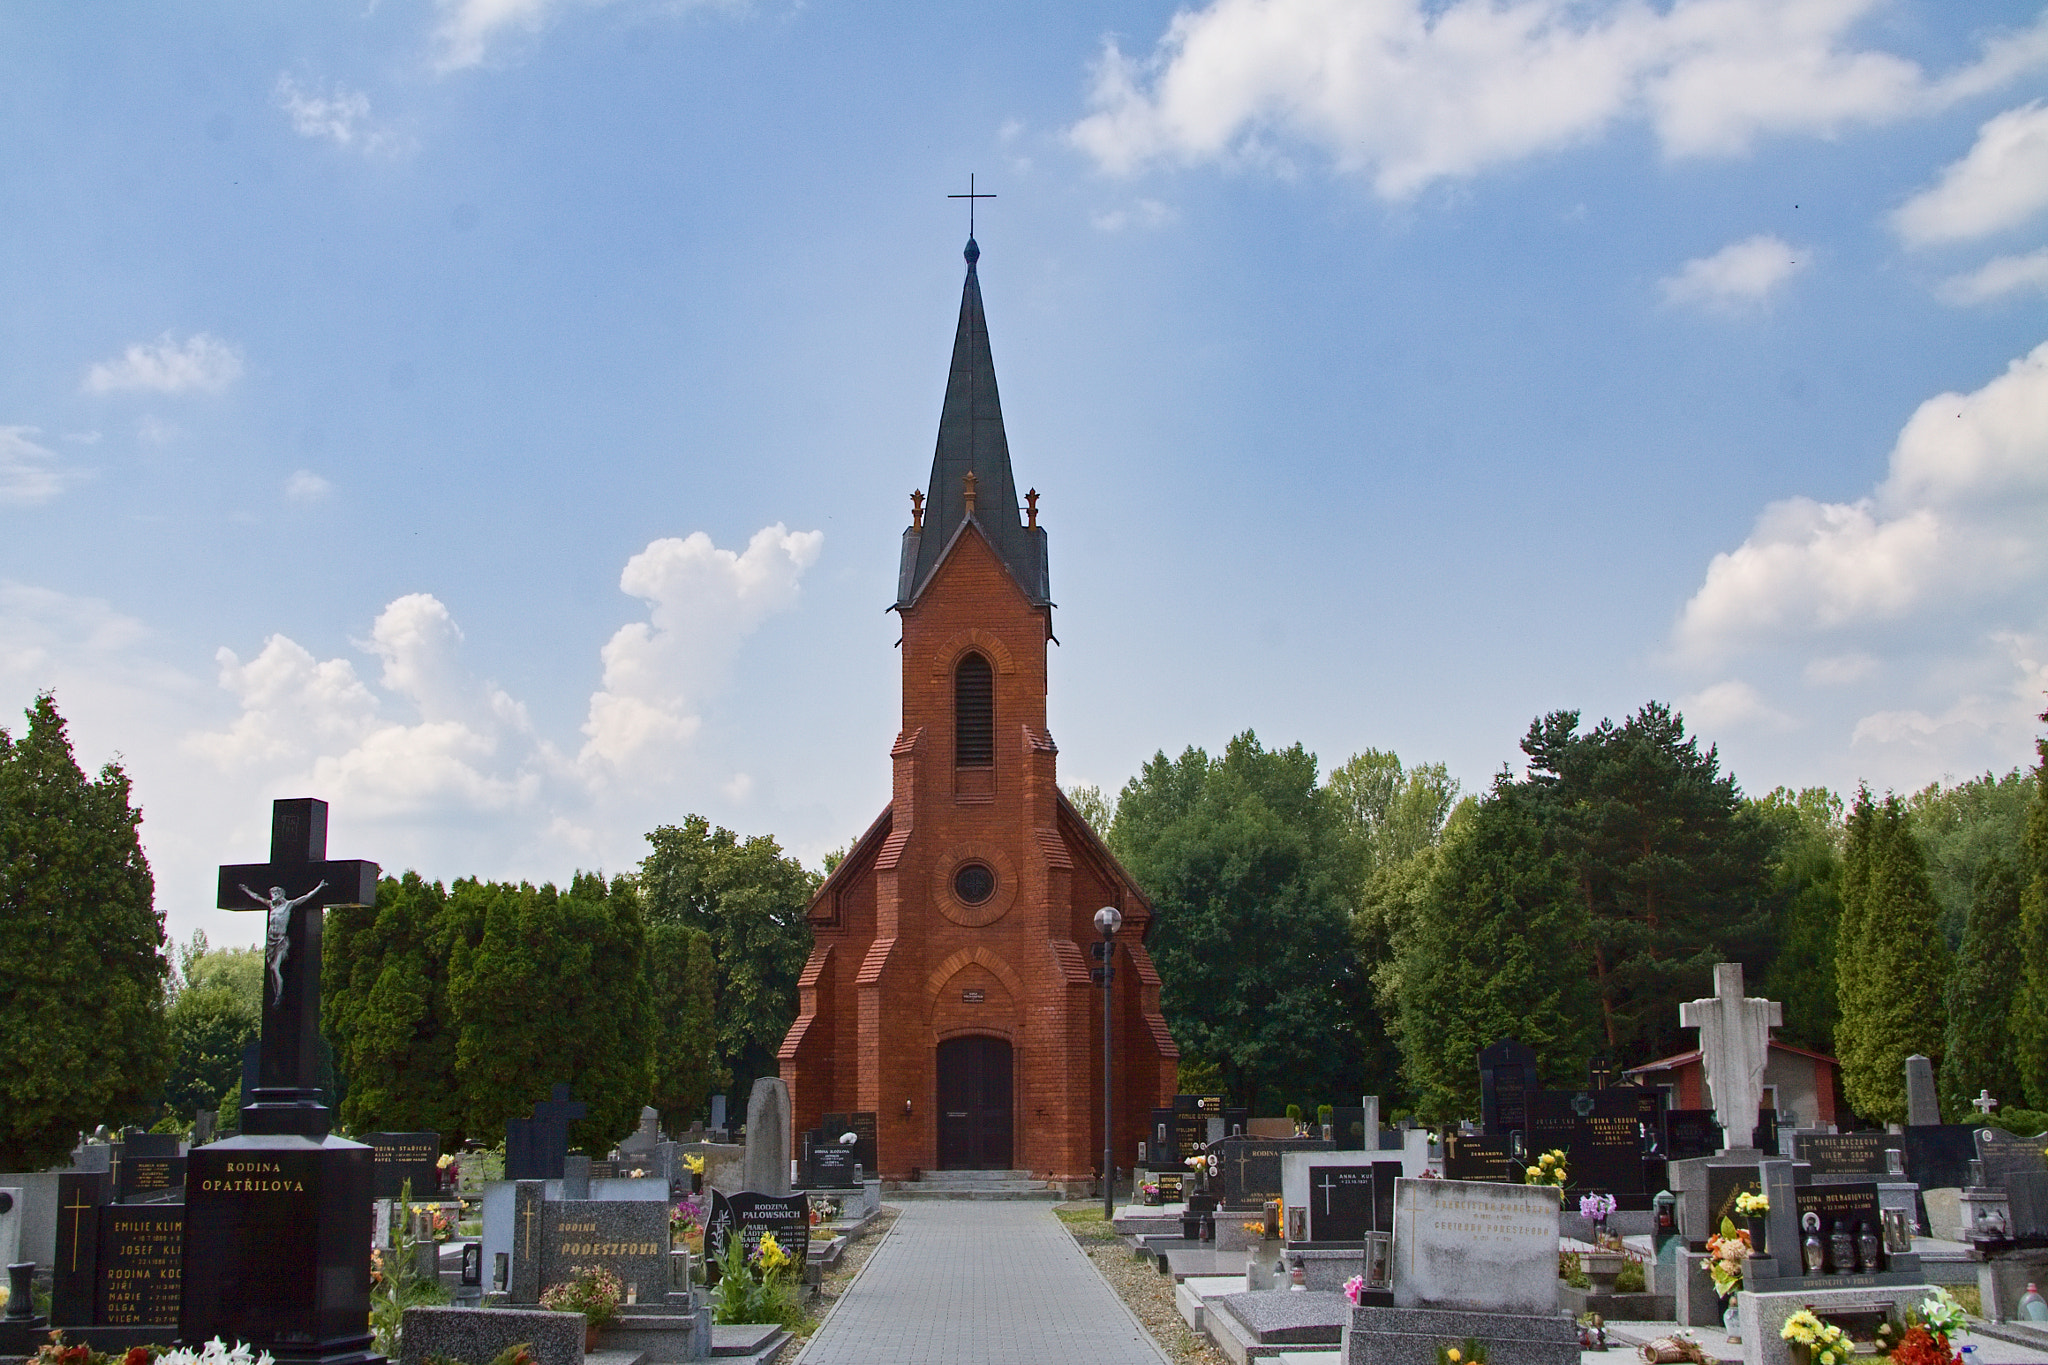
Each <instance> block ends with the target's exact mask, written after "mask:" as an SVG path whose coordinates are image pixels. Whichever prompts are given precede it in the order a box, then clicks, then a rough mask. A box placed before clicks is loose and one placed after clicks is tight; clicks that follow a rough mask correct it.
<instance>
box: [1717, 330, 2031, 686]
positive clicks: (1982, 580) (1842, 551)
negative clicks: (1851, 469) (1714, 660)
mask: <svg viewBox="0 0 2048 1365" xmlns="http://www.w3.org/2000/svg"><path fill="white" fill-rule="evenodd" d="M2044 568H2048V343H2044V344H2043V345H2041V346H2039V347H2036V348H2035V349H2034V350H2033V351H2032V352H2031V353H2029V354H2028V355H2026V356H2023V357H2021V358H2020V359H2018V360H2015V361H2013V362H2012V364H2011V365H2010V366H2009V367H2008V368H2007V370H2006V372H2005V373H2004V374H2002V375H1999V376H1998V377H1997V378H1995V379H1993V380H1992V381H1991V382H1990V383H1988V384H1986V385H1985V386H1984V387H1982V388H1980V389H1978V390H1976V391H1975V392H1974V393H1968V394H1956V393H1945V394H1941V395H1940V396H1938V397H1935V398H1931V399H1929V400H1927V401H1926V402H1925V403H1923V404H1921V405H1920V407H1919V409H1918V410H1917V411H1916V412H1915V413H1914V414H1913V416H1912V417H1911V419H1909V420H1908V421H1907V423H1906V425H1905V427H1904V429H1902V430H1901V431H1900V433H1899V439H1898V441H1897V443H1896V444H1895V445H1894V446H1893V448H1892V454H1891V465H1890V470H1889V472H1888V474H1887V476H1886V478H1885V480H1884V481H1883V482H1882V483H1881V484H1879V485H1878V487H1877V488H1876V489H1875V490H1874V491H1873V492H1872V493H1871V494H1870V495H1869V496H1867V497H1864V498H1859V499H1857V500H1856V501H1854V502H1848V503H1836V502H1818V501H1815V500H1813V499H1811V498H1791V499H1787V500H1785V501H1783V502H1778V503H1774V504H1772V505H1771V506H1769V507H1767V508H1766V509H1765V510H1764V512H1763V514H1762V516H1760V517H1759V518H1758V519H1757V524H1756V528H1755V529H1754V530H1753V531H1752V532H1751V533H1750V535H1749V538H1748V539H1747V540H1745V541H1744V542H1743V543H1742V544H1741V545H1740V546H1738V547H1736V548H1735V549H1733V550H1730V551H1727V552H1725V553H1723V554H1717V555H1715V556H1714V559H1713V562H1712V563H1711V564H1710V565H1709V566H1708V568H1707V574H1706V580H1705V582H1704V583H1702V584H1701V586H1700V588H1699V590H1698V591H1697V592H1696V593H1694V594H1693V597H1692V600H1691V601H1689V602H1688V603H1686V606H1685V609H1684V611H1683V613H1682V614H1681V615H1680V617H1679V620H1678V625H1677V629H1676V638H1677V642H1678V644H1679V646H1680V649H1681V651H1682V652H1684V653H1686V654H1689V655H1692V656H1695V657H1703V658H1704V657H1718V656H1722V655H1726V654H1730V653H1735V652H1740V651H1743V650H1745V649H1749V648H1754V647H1760V646H1762V645H1765V644H1768V643H1771V642H1773V641H1782V640H1785V639H1788V638H1806V637H1812V636H1822V637H1825V636H1829V635H1838V634H1841V633H1843V632H1846V631H1849V630H1852V629H1854V628H1858V627H1864V626H1869V625H1873V624H1877V623H1883V622H1889V621H1898V620H1902V619H1905V618H1907V617H1910V616H1912V615H1914V614H1915V613H1921V612H1924V611H1927V610H1929V609H1930V608H1932V607H1934V606H1935V605H1937V604H1938V605H1940V606H1942V607H1944V608H1947V607H1953V606H1955V605H1956V604H1958V603H1961V602H1964V601H1971V600H1982V599H1984V598H1986V597H1988V596H1991V595H1994V594H1998V593H2003V592H2009V591H2012V590H2014V589H2019V588H2024V587H2026V586H2028V585H2030V584H2034V583H2036V582H2037V581H2038V580H2039V579H2040V578H2041V577H2042V574H2043V570H2044Z"/></svg>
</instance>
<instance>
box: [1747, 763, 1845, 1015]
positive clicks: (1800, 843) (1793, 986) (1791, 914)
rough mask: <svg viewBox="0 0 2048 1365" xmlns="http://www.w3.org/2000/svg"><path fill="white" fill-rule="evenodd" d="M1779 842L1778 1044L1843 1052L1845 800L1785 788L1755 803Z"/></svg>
mask: <svg viewBox="0 0 2048 1365" xmlns="http://www.w3.org/2000/svg"><path fill="white" fill-rule="evenodd" d="M1751 805H1752V806H1753V807H1754V809H1755V811H1756V814H1757V816H1758V818H1759V819H1760V820H1762V821H1763V823H1764V824H1765V825H1766V826H1767V827H1769V828H1770V829H1771V830H1772V831H1773V833H1774V836H1775V840H1776V849H1775V851H1774V852H1773V853H1772V855H1771V859H1770V887H1769V891H1768V895H1769V899H1770V902H1771V906H1772V914H1773V919H1774V921H1775V932H1774V933H1773V934H1772V937H1773V939H1775V941H1776V944H1777V951H1776V952H1775V953H1773V954H1772V956H1771V960H1770V965H1769V967H1768V968H1766V970H1765V972H1764V976H1763V981H1762V987H1761V989H1762V994H1763V995H1764V996H1765V997H1766V998H1768V999H1771V1000H1777V1001H1781V1002H1783V1004H1784V1008H1785V1023H1784V1026H1783V1027H1781V1028H1780V1029H1779V1030H1778V1031H1777V1037H1778V1038H1780V1039H1781V1040H1783V1041H1785V1042H1787V1043H1793V1044H1796V1045H1798V1046H1800V1047H1807V1048H1813V1049H1814V1050H1816V1051H1819V1052H1825V1053H1828V1054H1830V1055H1832V1054H1833V1053H1834V1050H1835V1020H1836V1018H1837V1017H1838V1011H1837V1009H1836V1006H1835V934H1836V931H1837V928H1838V927H1839V925H1840V924H1841V919H1842V855H1841V851H1840V848H1839V844H1840V842H1841V837H1842V799H1841V798H1840V797H1839V796H1836V795H1835V794H1834V793H1833V792H1831V791H1829V790H1828V789H1827V788H1825V787H1807V788H1805V789H1804V790H1802V791H1799V792H1796V793H1795V792H1793V791H1792V790H1791V789H1789V788H1786V787H1779V788H1777V789H1776V790H1774V791H1772V792H1771V793H1770V794H1769V795H1767V796H1764V797H1762V798H1760V799H1758V800H1756V801H1753V802H1751Z"/></svg>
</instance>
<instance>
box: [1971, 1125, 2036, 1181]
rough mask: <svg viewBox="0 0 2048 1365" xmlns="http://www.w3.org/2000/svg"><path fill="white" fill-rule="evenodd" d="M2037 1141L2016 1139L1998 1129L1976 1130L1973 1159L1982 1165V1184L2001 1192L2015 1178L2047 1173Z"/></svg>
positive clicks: (2033, 1139) (2034, 1139)
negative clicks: (1974, 1155) (1975, 1154)
mask: <svg viewBox="0 0 2048 1365" xmlns="http://www.w3.org/2000/svg"><path fill="white" fill-rule="evenodd" d="M2041 1147H2042V1140H2041V1139H2040V1138H2016V1137H2014V1136H2013V1135H2012V1134H2010V1133H2007V1132H2005V1131H2003V1130H2002V1129H1998V1128H1980V1129H1978V1130H1977V1159H1978V1160H1979V1161H1981V1162H1983V1163H1984V1183H1985V1184H1986V1185H1989V1186H1991V1187H1992V1188H1993V1189H2003V1188H2005V1187H2006V1185H2007V1184H2008V1183H2010V1181H2011V1179H2012V1177H2013V1176H2015V1175H2036V1174H2039V1173H2040V1172H2042V1171H2044V1170H2048V1158H2044V1157H2043V1156H2042V1155H2041Z"/></svg>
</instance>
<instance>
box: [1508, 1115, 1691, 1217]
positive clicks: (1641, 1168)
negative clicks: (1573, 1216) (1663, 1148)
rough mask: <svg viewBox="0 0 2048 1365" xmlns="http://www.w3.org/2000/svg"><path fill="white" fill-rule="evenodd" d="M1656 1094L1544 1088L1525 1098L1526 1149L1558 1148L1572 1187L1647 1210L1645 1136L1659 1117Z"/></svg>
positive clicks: (1544, 1150) (1534, 1150) (1535, 1150)
mask: <svg viewBox="0 0 2048 1365" xmlns="http://www.w3.org/2000/svg"><path fill="white" fill-rule="evenodd" d="M1659 1103H1660V1097H1659V1095H1658V1093H1657V1092H1656V1091H1652V1090H1641V1089H1634V1088H1627V1087H1622V1088H1616V1089H1611V1090H1600V1091H1585V1090H1582V1091H1578V1092H1576V1093H1574V1092H1570V1091H1562V1090H1542V1091H1538V1092H1536V1093H1535V1094H1533V1095H1531V1096H1529V1097H1528V1108H1529V1128H1528V1132H1527V1150H1528V1151H1529V1152H1530V1153H1532V1154H1541V1153H1543V1152H1548V1151H1551V1150H1553V1149H1560V1148H1561V1149H1562V1150H1563V1151H1564V1152H1565V1154H1566V1163H1565V1164H1566V1167H1567V1169H1568V1170H1569V1172H1570V1176H1569V1179H1570V1182H1571V1184H1570V1188H1571V1189H1574V1190H1601V1191H1604V1192H1606V1193H1608V1194H1612V1195H1614V1196H1615V1197H1616V1198H1618V1199H1626V1200H1627V1201H1628V1203H1627V1205H1625V1207H1635V1208H1648V1207H1649V1205H1648V1203H1647V1198H1648V1195H1649V1194H1650V1193H1651V1191H1650V1189H1649V1188H1648V1173H1647V1169H1646V1166H1645V1154H1644V1151H1643V1147H1644V1140H1643V1135H1644V1133H1645V1132H1646V1131H1648V1130H1649V1129H1650V1128H1651V1127H1653V1126H1655V1125H1656V1124H1657V1123H1658V1121H1659V1118H1660V1115H1659V1113H1658V1105H1659Z"/></svg>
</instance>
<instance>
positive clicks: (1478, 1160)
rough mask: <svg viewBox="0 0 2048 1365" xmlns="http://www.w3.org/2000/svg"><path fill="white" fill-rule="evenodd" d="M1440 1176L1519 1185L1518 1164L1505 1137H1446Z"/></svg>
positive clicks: (1501, 1135) (1448, 1134) (1520, 1175)
mask: <svg viewBox="0 0 2048 1365" xmlns="http://www.w3.org/2000/svg"><path fill="white" fill-rule="evenodd" d="M1444 1176H1445V1178H1446V1179H1450V1180H1491V1181H1495V1182H1497V1183H1500V1184H1520V1183H1521V1180H1522V1163H1520V1162H1518V1161H1516V1160H1515V1158H1514V1153H1513V1150H1512V1145H1511V1143H1510V1141H1509V1138H1508V1135H1507V1134H1505V1133H1446V1134H1444Z"/></svg>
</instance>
